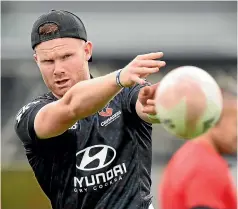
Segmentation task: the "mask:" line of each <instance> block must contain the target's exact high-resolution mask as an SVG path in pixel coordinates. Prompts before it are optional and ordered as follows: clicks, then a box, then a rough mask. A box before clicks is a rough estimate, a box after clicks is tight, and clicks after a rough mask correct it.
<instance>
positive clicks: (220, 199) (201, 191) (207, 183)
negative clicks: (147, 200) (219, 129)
mask: <svg viewBox="0 0 238 209" xmlns="http://www.w3.org/2000/svg"><path fill="white" fill-rule="evenodd" d="M159 205H160V206H161V209H189V208H192V207H195V206H207V207H211V208H216V209H236V208H237V202H236V190H235V185H234V184H233V181H232V177H231V175H230V171H229V168H228V165H227V163H226V161H225V160H224V159H223V158H222V157H221V156H220V155H219V154H218V153H217V152H215V150H213V149H212V148H211V147H210V146H209V145H207V144H205V143H200V142H195V141H189V142H187V143H185V144H184V145H183V146H182V147H181V148H180V149H179V150H178V151H177V152H176V153H175V154H174V156H173V157H172V159H171V160H170V162H169V163H168V166H167V168H166V169H165V171H164V175H163V178H162V181H161V184H160V188H159Z"/></svg>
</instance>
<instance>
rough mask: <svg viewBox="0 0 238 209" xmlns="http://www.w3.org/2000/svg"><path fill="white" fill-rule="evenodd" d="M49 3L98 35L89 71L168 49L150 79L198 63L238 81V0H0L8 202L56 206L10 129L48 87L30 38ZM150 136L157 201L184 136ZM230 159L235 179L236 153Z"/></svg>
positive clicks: (232, 84) (221, 78)
mask: <svg viewBox="0 0 238 209" xmlns="http://www.w3.org/2000/svg"><path fill="white" fill-rule="evenodd" d="M50 9H63V10H67V11H72V12H73V13H75V14H76V15H78V16H80V17H81V19H82V21H83V22H84V23H85V26H86V27H87V32H88V35H89V37H88V38H89V40H92V42H93V43H94V49H93V62H92V63H90V72H91V73H92V75H93V76H95V77H97V76H100V75H105V74H107V73H109V72H112V71H114V70H116V69H120V68H122V67H123V66H124V65H125V64H127V63H128V61H130V60H131V59H132V58H134V57H135V56H136V55H137V54H144V53H148V52H151V51H163V52H164V58H163V60H165V61H166V64H167V65H166V67H165V68H163V70H162V69H161V71H160V72H159V73H158V74H156V75H153V76H150V77H149V78H148V80H149V81H150V82H151V83H156V82H158V81H160V80H161V78H162V77H163V76H164V75H165V74H166V73H167V72H169V71H170V70H171V69H173V68H175V67H178V66H181V65H195V66H198V67H200V68H203V69H204V70H206V71H208V72H209V73H210V74H211V75H212V76H213V77H214V78H215V79H216V80H217V82H218V84H219V85H220V86H221V87H223V88H225V89H227V90H229V91H233V92H234V93H236V89H237V81H236V78H237V55H236V49H237V48H236V46H237V37H236V31H237V18H236V17H237V2H57V3H56V2H1V10H2V13H1V14H2V16H1V19H2V56H1V61H2V62H1V63H2V77H1V81H2V86H1V87H2V106H1V107H2V108H1V110H2V111H1V112H2V114H1V116H2V137H1V139H2V140H1V141H2V150H1V153H2V162H1V163H2V173H1V176H2V208H3V209H21V208H22V209H28V208H29V209H31V208H34V209H38V208H39V209H48V208H50V206H49V203H48V200H47V199H46V198H45V196H44V195H43V193H42V191H41V189H40V188H39V187H38V185H37V182H36V180H35V177H34V175H33V173H32V172H31V170H30V168H29V166H28V163H27V159H26V157H25V155H24V150H23V148H22V145H21V143H20V141H19V140H18V139H17V136H16V134H15V132H14V130H13V129H12V127H13V124H14V119H15V112H16V111H17V110H18V109H19V108H20V107H21V106H22V105H24V104H26V103H28V102H29V101H30V100H31V99H32V97H35V96H37V95H39V94H41V93H44V92H45V91H47V89H46V87H45V85H44V82H43V81H42V78H41V75H40V72H39V70H38V67H37V65H36V64H35V63H34V60H33V59H32V57H31V56H32V49H31V45H30V42H29V40H30V30H31V27H32V24H33V22H34V21H35V19H36V18H37V17H38V16H39V15H40V14H42V13H44V12H45V11H49V10H50ZM152 138H153V140H152V141H153V155H152V157H153V164H152V194H153V196H154V197H153V198H154V201H153V202H154V203H156V202H157V186H158V183H159V182H160V179H161V174H162V171H163V169H164V166H165V165H166V164H167V162H168V160H169V159H170V158H171V155H172V154H173V153H174V152H175V151H176V150H177V149H178V148H179V147H180V146H181V145H183V143H184V141H182V140H178V139H177V138H176V137H174V136H172V135H171V134H170V133H168V132H166V131H165V130H164V129H163V128H162V127H161V126H160V125H153V135H152ZM224 159H225V160H227V161H228V163H229V164H230V170H231V172H232V174H233V177H234V179H235V177H236V155H225V156H224ZM235 182H236V181H235ZM23 188H24V191H23ZM13 197H14V200H15V201H12V198H13ZM154 207H155V209H156V208H158V209H159V206H158V204H155V205H154Z"/></svg>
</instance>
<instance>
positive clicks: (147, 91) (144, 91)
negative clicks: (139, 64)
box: [141, 86, 150, 97]
mask: <svg viewBox="0 0 238 209" xmlns="http://www.w3.org/2000/svg"><path fill="white" fill-rule="evenodd" d="M141 91H142V92H141V96H143V97H146V96H148V95H150V86H145V87H143V88H142V89H141Z"/></svg>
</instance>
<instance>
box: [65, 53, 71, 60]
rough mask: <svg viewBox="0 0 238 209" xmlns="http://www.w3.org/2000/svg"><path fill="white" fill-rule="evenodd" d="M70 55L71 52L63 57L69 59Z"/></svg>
mask: <svg viewBox="0 0 238 209" xmlns="http://www.w3.org/2000/svg"><path fill="white" fill-rule="evenodd" d="M70 56H71V54H66V55H64V56H63V59H67V58H68V57H70Z"/></svg>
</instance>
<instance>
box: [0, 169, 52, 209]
mask: <svg viewBox="0 0 238 209" xmlns="http://www.w3.org/2000/svg"><path fill="white" fill-rule="evenodd" d="M1 179H2V181H1V187H2V188H1V189H2V191H1V202H2V208H1V209H50V208H51V207H50V203H49V201H48V199H47V197H46V196H45V195H44V193H43V192H42V190H41V189H40V187H39V185H38V184H37V182H36V179H35V177H34V175H33V173H32V172H31V171H28V170H24V171H9V170H7V171H6V170H2V171H1Z"/></svg>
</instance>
